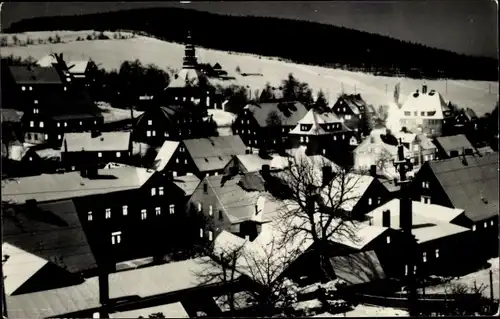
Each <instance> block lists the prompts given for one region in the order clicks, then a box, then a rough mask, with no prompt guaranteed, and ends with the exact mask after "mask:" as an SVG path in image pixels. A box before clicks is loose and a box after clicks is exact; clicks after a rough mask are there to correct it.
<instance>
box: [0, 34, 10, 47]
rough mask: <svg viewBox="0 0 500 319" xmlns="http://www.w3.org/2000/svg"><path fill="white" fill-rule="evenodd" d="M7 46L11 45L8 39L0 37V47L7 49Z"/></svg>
mask: <svg viewBox="0 0 500 319" xmlns="http://www.w3.org/2000/svg"><path fill="white" fill-rule="evenodd" d="M7 45H9V40H8V39H7V37H6V36H2V37H0V47H6V46H7Z"/></svg>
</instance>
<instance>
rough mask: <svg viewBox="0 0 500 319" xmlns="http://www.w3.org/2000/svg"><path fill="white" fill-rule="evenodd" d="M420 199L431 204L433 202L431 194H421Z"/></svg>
mask: <svg viewBox="0 0 500 319" xmlns="http://www.w3.org/2000/svg"><path fill="white" fill-rule="evenodd" d="M420 201H421V202H422V203H424V204H430V203H431V198H430V197H429V196H421V197H420Z"/></svg>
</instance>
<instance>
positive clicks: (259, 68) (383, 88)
mask: <svg viewBox="0 0 500 319" xmlns="http://www.w3.org/2000/svg"><path fill="white" fill-rule="evenodd" d="M55 33H56V32H52V33H48V32H30V33H29V34H30V36H31V37H32V38H34V39H35V38H37V37H42V36H44V37H48V34H55ZM57 33H58V34H60V36H61V38H63V41H64V37H66V38H67V39H72V37H74V38H76V36H72V35H71V34H70V33H71V32H70V31H57ZM38 34H40V35H38ZM78 34H83V35H87V34H92V31H79V32H78ZM18 37H21V36H20V35H19V36H18ZM68 41H69V40H68ZM51 52H58V53H63V54H64V56H65V57H66V58H67V59H70V60H71V59H86V58H89V57H90V58H92V59H93V60H95V61H96V62H97V63H100V65H101V67H103V68H105V69H108V70H110V69H117V68H118V67H119V66H120V64H121V63H122V62H123V61H125V60H135V59H139V60H141V62H142V63H143V64H149V63H153V64H156V65H157V66H159V67H161V68H164V69H166V68H167V67H171V68H174V69H179V68H180V67H181V65H182V56H183V54H184V46H183V45H182V44H176V43H170V42H165V41H161V40H157V39H153V38H148V37H143V36H137V37H135V38H131V39H125V40H95V41H80V42H74V41H73V42H72V41H70V42H67V43H57V44H35V45H30V46H21V47H3V48H2V55H10V54H12V55H14V56H21V57H24V58H27V57H29V56H32V57H33V58H35V59H40V58H41V57H43V56H45V55H47V54H50V53H51ZM196 52H197V55H198V58H199V60H200V62H204V63H212V64H213V63H216V62H219V63H220V64H221V65H222V67H223V68H224V69H225V70H227V71H228V73H229V74H230V75H233V76H235V77H236V80H237V82H238V83H239V84H240V85H244V86H249V87H250V88H251V89H252V90H253V91H254V90H255V89H261V88H262V87H263V86H264V85H265V83H266V82H270V84H271V85H273V86H279V85H280V83H281V81H282V80H283V79H285V78H286V77H287V75H288V74H289V73H293V74H294V76H295V77H297V78H298V79H299V80H301V81H304V82H307V83H308V84H309V85H310V87H311V88H312V89H313V90H315V91H318V90H319V89H323V91H324V92H325V94H326V95H327V96H328V99H329V100H330V103H333V102H334V101H335V100H336V98H337V96H338V94H340V93H341V92H342V90H343V91H344V92H345V93H355V92H356V93H360V94H362V96H363V97H364V99H365V100H366V101H367V102H368V103H370V104H373V105H375V106H378V105H382V104H388V103H389V102H390V101H392V94H393V90H394V86H395V85H396V83H398V82H400V83H401V100H403V101H404V99H406V96H407V95H408V94H410V93H412V92H413V91H414V90H415V89H417V88H420V86H421V85H422V84H423V81H422V80H413V79H406V78H396V77H382V76H374V75H370V74H365V73H360V72H350V71H343V70H338V69H329V68H324V67H317V66H308V65H301V64H294V63H288V62H283V61H279V59H278V58H267V57H258V56H255V55H250V54H239V53H228V52H224V51H217V50H211V49H210V50H209V49H203V48H197V51H196ZM237 66H239V67H240V69H241V72H243V73H262V74H263V76H241V75H239V74H236V72H235V69H236V67H237ZM426 83H427V84H428V86H429V89H435V90H437V91H439V92H441V93H442V94H443V97H444V98H445V100H451V101H452V102H453V103H455V104H457V105H458V106H460V107H470V108H472V109H474V110H475V111H476V113H477V114H478V115H482V114H484V113H487V112H491V111H492V110H493V108H494V106H495V104H496V102H497V101H498V82H483V81H465V80H464V81H452V80H449V81H445V80H439V81H426Z"/></svg>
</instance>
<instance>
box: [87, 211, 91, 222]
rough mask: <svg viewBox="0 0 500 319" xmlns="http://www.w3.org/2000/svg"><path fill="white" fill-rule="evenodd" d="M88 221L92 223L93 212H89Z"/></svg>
mask: <svg viewBox="0 0 500 319" xmlns="http://www.w3.org/2000/svg"><path fill="white" fill-rule="evenodd" d="M87 220H88V221H89V222H91V221H92V211H89V212H88V215H87Z"/></svg>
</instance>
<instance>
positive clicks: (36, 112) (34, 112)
mask: <svg viewBox="0 0 500 319" xmlns="http://www.w3.org/2000/svg"><path fill="white" fill-rule="evenodd" d="M35 104H36V103H35ZM38 113H39V112H38V109H33V114H38Z"/></svg>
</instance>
